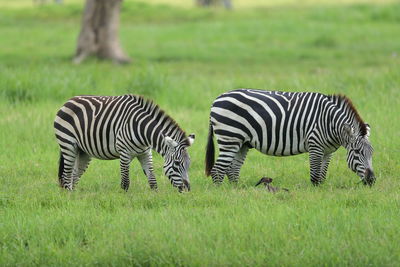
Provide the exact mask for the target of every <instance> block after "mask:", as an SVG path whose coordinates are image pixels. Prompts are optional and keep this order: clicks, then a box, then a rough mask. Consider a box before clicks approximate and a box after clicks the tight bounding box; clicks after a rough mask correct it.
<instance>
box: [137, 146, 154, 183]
mask: <svg viewBox="0 0 400 267" xmlns="http://www.w3.org/2000/svg"><path fill="white" fill-rule="evenodd" d="M137 158H138V160H139V162H140V165H141V166H142V169H143V172H144V174H145V175H146V176H147V179H148V180H149V185H150V188H151V189H153V190H156V189H157V180H156V176H155V175H154V172H153V156H152V154H151V149H149V150H147V151H146V152H145V153H143V154H141V155H138V157H137Z"/></svg>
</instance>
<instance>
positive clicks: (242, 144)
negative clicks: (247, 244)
mask: <svg viewBox="0 0 400 267" xmlns="http://www.w3.org/2000/svg"><path fill="white" fill-rule="evenodd" d="M214 134H215V136H216V139H217V143H218V146H219V156H218V159H217V161H216V162H215V164H214V153H215V152H214V142H213V135H214ZM369 135H370V127H369V125H368V124H366V123H364V122H363V120H362V119H361V117H360V116H359V114H358V112H357V110H356V109H355V107H354V106H353V104H352V102H351V101H350V99H349V98H347V97H346V96H342V95H330V96H328V95H323V94H319V93H310V92H304V93H303V92H302V93H300V92H299V93H297V92H278V91H263V90H254V89H238V90H234V91H230V92H227V93H225V94H222V95H221V96H219V97H218V98H217V99H216V100H215V101H214V103H213V104H212V107H211V114H210V126H209V135H208V144H207V151H206V170H205V171H206V175H211V176H212V179H213V181H214V183H217V184H218V183H221V182H222V180H223V178H224V176H225V175H227V176H228V178H229V180H230V181H231V182H236V181H237V180H238V178H239V172H240V169H241V166H242V164H243V162H244V160H245V158H246V154H247V152H248V150H249V149H250V148H255V149H257V150H258V151H260V152H262V153H264V154H267V155H273V156H290V155H297V154H301V153H305V152H309V159H310V177H311V182H312V183H313V184H314V185H318V184H320V183H321V182H323V181H324V179H325V176H326V172H327V169H328V165H329V162H330V159H331V157H332V153H333V152H335V151H336V150H337V149H338V148H339V147H340V146H343V147H345V148H346V149H347V164H348V166H349V168H350V169H351V170H353V171H354V172H356V173H357V175H358V176H359V177H360V179H361V181H362V182H363V183H364V184H368V185H372V184H373V183H374V182H375V176H374V172H373V168H372V152H373V149H372V146H371V143H370V141H369Z"/></svg>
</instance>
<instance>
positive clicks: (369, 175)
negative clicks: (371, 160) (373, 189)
mask: <svg viewBox="0 0 400 267" xmlns="http://www.w3.org/2000/svg"><path fill="white" fill-rule="evenodd" d="M374 183H375V174H374V172H373V171H372V170H371V169H366V170H365V174H364V179H363V184H365V185H369V186H372V185H373V184H374Z"/></svg>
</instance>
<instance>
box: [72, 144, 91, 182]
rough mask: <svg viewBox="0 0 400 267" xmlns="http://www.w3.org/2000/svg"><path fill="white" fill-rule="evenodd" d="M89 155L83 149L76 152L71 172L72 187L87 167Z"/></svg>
mask: <svg viewBox="0 0 400 267" xmlns="http://www.w3.org/2000/svg"><path fill="white" fill-rule="evenodd" d="M90 160H91V158H90V156H89V155H88V154H86V153H85V152H83V151H80V153H78V156H77V158H76V159H75V166H74V170H73V172H72V187H73V188H75V186H76V185H77V184H78V182H79V179H80V178H81V176H82V174H83V173H84V172H85V171H86V169H87V167H88V166H89V163H90Z"/></svg>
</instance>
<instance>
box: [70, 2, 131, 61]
mask: <svg viewBox="0 0 400 267" xmlns="http://www.w3.org/2000/svg"><path fill="white" fill-rule="evenodd" d="M121 2H122V0H87V1H86V6H85V10H84V11H83V18H82V28H81V32H80V34H79V37H78V44H77V48H76V53H75V58H74V63H77V64H79V63H81V62H82V61H83V60H85V59H86V58H87V57H88V56H92V55H93V56H96V57H98V58H102V59H109V60H112V61H114V62H117V63H129V62H130V59H129V57H128V56H127V55H125V53H124V52H123V50H122V48H121V45H120V42H119V37H118V29H119V14H120V9H121Z"/></svg>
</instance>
